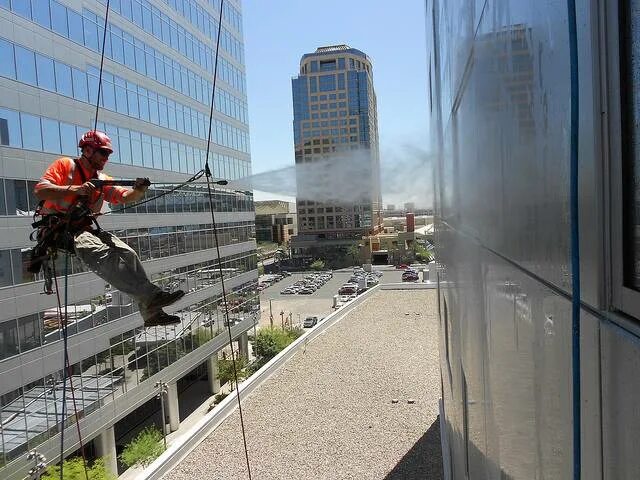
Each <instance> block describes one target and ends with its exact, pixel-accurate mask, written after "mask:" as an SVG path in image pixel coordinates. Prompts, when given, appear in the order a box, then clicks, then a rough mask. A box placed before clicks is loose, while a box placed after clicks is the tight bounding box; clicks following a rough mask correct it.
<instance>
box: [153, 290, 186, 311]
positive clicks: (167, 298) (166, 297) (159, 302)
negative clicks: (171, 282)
mask: <svg viewBox="0 0 640 480" xmlns="http://www.w3.org/2000/svg"><path fill="white" fill-rule="evenodd" d="M182 297H184V292H183V291H182V290H176V291H175V292H171V293H169V292H158V293H156V294H155V295H154V296H153V298H152V299H151V301H150V302H149V307H152V308H163V307H166V306H167V305H171V304H172V303H175V302H177V301H178V300H180V299H181V298H182Z"/></svg>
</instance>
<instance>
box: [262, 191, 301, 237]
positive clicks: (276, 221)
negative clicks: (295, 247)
mask: <svg viewBox="0 0 640 480" xmlns="http://www.w3.org/2000/svg"><path fill="white" fill-rule="evenodd" d="M255 206H256V240H257V241H258V242H273V243H277V244H278V245H283V244H288V243H289V239H290V238H291V237H292V236H293V235H297V233H298V217H297V215H296V204H295V203H293V202H286V201H284V200H265V201H261V202H255Z"/></svg>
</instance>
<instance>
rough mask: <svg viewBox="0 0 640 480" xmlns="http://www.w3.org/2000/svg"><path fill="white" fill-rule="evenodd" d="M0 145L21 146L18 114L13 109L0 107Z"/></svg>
mask: <svg viewBox="0 0 640 480" xmlns="http://www.w3.org/2000/svg"><path fill="white" fill-rule="evenodd" d="M0 145H8V146H10V147H16V148H20V147H22V132H21V130H20V115H19V114H18V112H16V111H14V110H8V109H4V108H0Z"/></svg>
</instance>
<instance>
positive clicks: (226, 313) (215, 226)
mask: <svg viewBox="0 0 640 480" xmlns="http://www.w3.org/2000/svg"><path fill="white" fill-rule="evenodd" d="M223 5H224V0H220V16H219V18H218V38H217V40H216V54H215V61H214V67H213V86H212V88H211V109H210V111H209V132H208V134H207V153H206V155H205V163H204V171H205V175H206V177H207V193H208V197H209V210H210V211H211V223H212V224H213V236H214V238H215V240H216V253H217V255H218V271H219V272H220V283H221V287H222V301H223V303H224V319H225V320H226V322H227V332H228V334H229V347H230V348H231V363H232V365H233V379H234V381H235V383H236V399H237V401H238V413H239V414H240V428H241V430H242V441H243V443H244V456H245V460H246V462H247V473H248V475H249V480H251V478H252V477H251V465H250V464H249V450H248V448H247V435H246V432H245V428H244V416H243V414H242V402H241V401H240V400H241V399H240V387H239V385H238V370H237V366H236V357H235V352H234V349H233V337H232V335H231V322H230V321H229V303H228V302H227V290H226V288H225V285H224V275H223V271H222V258H221V257H220V243H219V242H218V224H217V223H216V215H215V212H214V208H213V196H212V192H211V169H210V168H209V151H210V149H211V130H212V125H213V108H214V106H215V97H216V80H217V78H218V54H219V51H220V33H221V32H222V9H223Z"/></svg>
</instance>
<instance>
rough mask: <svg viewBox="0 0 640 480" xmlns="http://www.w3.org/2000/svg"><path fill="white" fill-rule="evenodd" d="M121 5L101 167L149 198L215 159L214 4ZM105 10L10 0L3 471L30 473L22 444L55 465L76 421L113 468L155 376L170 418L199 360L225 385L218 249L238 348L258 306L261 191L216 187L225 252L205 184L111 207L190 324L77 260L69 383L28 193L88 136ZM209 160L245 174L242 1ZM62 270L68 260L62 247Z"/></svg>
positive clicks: (228, 31)
mask: <svg viewBox="0 0 640 480" xmlns="http://www.w3.org/2000/svg"><path fill="white" fill-rule="evenodd" d="M110 5H111V10H110V12H109V15H108V19H109V22H108V26H107V34H106V49H105V60H104V71H103V76H102V95H101V103H100V108H99V111H98V123H97V126H98V129H99V130H103V131H105V132H106V133H107V134H108V135H109V136H110V137H111V139H112V141H113V145H114V150H115V153H114V154H113V155H112V156H111V157H110V161H109V163H108V164H107V167H106V169H105V171H106V172H107V173H109V174H110V175H112V176H113V177H115V178H127V179H130V178H136V177H149V178H150V179H151V181H152V187H151V189H150V191H149V194H148V196H150V195H157V194H160V193H162V192H166V191H167V190H168V189H169V188H171V187H173V186H175V185H177V184H179V183H182V182H184V181H186V180H187V179H188V178H189V177H191V176H192V175H193V174H194V173H195V172H197V171H199V170H200V169H201V168H202V167H203V165H204V159H205V152H206V149H207V146H206V138H207V132H208V125H209V111H210V107H209V105H210V99H211V91H212V81H213V70H214V60H215V45H216V38H217V32H218V27H219V26H218V15H219V12H220V8H221V5H220V0H199V1H196V0H172V1H168V0H126V1H125V0H122V1H118V2H114V1H112V2H111V3H110ZM105 16H106V1H105V0H101V1H100V2H96V1H89V0H74V1H68V0H41V1H35V0H31V1H30V0H21V1H15V0H13V1H11V2H9V1H8V0H0V59H1V61H0V90H1V93H2V94H1V95H0V418H1V422H2V423H1V424H0V478H3V479H13V478H20V479H22V478H24V477H25V476H26V475H27V471H28V470H29V468H30V466H32V463H30V464H29V466H27V462H26V459H25V453H26V452H27V451H28V450H32V449H37V450H38V451H40V452H41V453H43V454H44V455H45V456H46V457H47V458H48V459H49V461H50V463H55V462H56V461H57V457H58V453H59V451H60V437H61V435H60V432H61V430H62V429H63V428H64V429H65V431H64V433H65V434H64V439H65V443H64V451H65V454H70V453H72V452H73V451H74V450H75V449H77V448H78V444H79V442H78V436H77V435H76V425H75V423H76V422H78V423H79V426H80V429H81V431H82V436H83V439H84V441H85V443H86V444H88V446H89V451H90V452H92V453H91V454H95V455H105V456H106V457H107V458H108V459H109V460H108V466H109V467H110V468H111V469H113V468H114V467H115V458H114V455H112V454H115V447H116V445H115V444H116V443H117V442H119V437H120V434H121V433H122V432H126V431H127V430H129V427H130V425H136V424H138V423H139V422H140V421H141V420H142V419H143V418H144V417H145V416H146V415H149V414H152V413H153V414H157V412H158V411H159V403H158V400H156V399H155V397H156V394H157V392H158V390H157V388H155V387H154V384H155V383H156V381H162V382H166V383H167V384H168V387H167V390H168V397H167V399H168V402H167V415H168V421H169V423H170V424H171V428H172V430H173V429H175V428H177V427H178V425H179V414H178V412H177V406H178V403H177V402H178V401H179V395H178V391H179V390H181V387H182V386H184V380H183V379H184V378H185V377H187V375H188V374H189V373H190V372H193V371H194V370H199V369H201V370H202V373H203V374H205V372H206V371H207V369H206V366H207V365H208V366H209V370H208V372H209V374H211V375H210V380H211V384H212V388H213V389H214V390H215V388H216V386H215V379H214V378H213V375H212V373H215V372H216V365H215V363H216V355H217V352H218V351H219V350H220V349H222V348H223V347H224V345H226V344H227V343H228V342H227V341H225V337H226V335H218V334H219V333H224V332H226V328H224V325H223V323H225V322H224V321H223V320H222V317H223V310H224V309H223V308H222V307H221V303H222V301H221V282H220V270H218V260H220V263H221V264H222V275H224V277H225V279H226V280H225V284H226V287H227V291H228V292H230V294H231V295H233V300H232V301H231V300H230V304H231V305H232V306H233V308H232V311H231V317H232V318H231V322H232V323H233V324H235V326H234V327H233V329H232V331H233V335H234V336H235V337H236V338H237V339H238V341H239V347H240V351H242V352H246V347H247V345H246V341H247V336H246V331H247V330H248V329H250V328H253V325H254V321H255V312H256V310H259V308H257V303H258V298H257V297H256V286H257V266H256V252H255V248H256V247H255V240H254V237H255V234H254V231H255V225H254V222H255V220H254V213H253V197H252V195H251V194H250V192H243V193H238V192H236V191H234V190H232V189H225V188H224V187H216V188H215V192H214V197H213V202H214V206H215V207H214V208H215V214H216V222H217V226H218V231H219V243H220V259H218V258H217V253H216V248H215V247H216V245H215V241H214V233H213V225H212V218H211V214H210V212H209V202H208V197H207V195H206V185H205V186H203V184H202V181H200V183H199V184H190V185H186V186H184V187H181V188H179V189H177V190H176V191H175V192H173V193H170V194H168V195H166V196H163V197H160V198H158V199H157V200H154V201H152V202H149V203H146V204H144V205H141V206H139V207H137V208H132V209H130V210H124V211H123V212H117V214H116V212H115V211H114V212H113V214H111V215H107V216H104V217H101V219H100V224H101V226H102V228H104V229H107V230H110V231H112V232H114V233H115V234H116V235H117V236H118V237H120V238H121V239H123V240H124V241H125V242H127V243H128V244H129V245H130V246H131V247H133V248H134V249H135V250H136V251H137V253H138V254H139V256H140V258H141V259H142V260H143V262H144V265H145V269H146V271H147V273H148V274H149V276H150V277H151V279H152V281H154V282H155V283H156V284H158V285H160V286H162V287H163V288H165V289H166V290H172V289H177V288H181V289H183V290H185V291H187V295H186V296H185V297H184V298H183V299H182V300H181V301H180V302H178V303H177V304H175V305H174V306H172V307H170V308H169V311H170V312H172V313H176V314H177V315H180V316H181V318H182V324H181V325H177V326H175V327H152V328H147V329H145V328H143V327H142V324H143V322H142V319H141V317H140V315H139V313H138V311H137V306H136V304H135V302H132V301H131V299H129V298H127V296H126V295H123V294H120V292H118V291H116V290H114V289H113V288H112V287H110V286H109V285H105V282H104V281H102V280H101V279H99V278H98V277H97V276H96V275H94V274H93V273H91V272H88V271H86V269H85V268H84V267H83V265H82V264H80V262H79V261H77V259H76V258H75V257H73V256H72V257H71V259H70V275H69V288H68V299H67V304H68V308H69V313H68V314H67V316H66V323H67V325H68V335H69V336H68V347H69V359H70V360H69V361H70V368H69V371H68V372H67V373H69V374H70V375H71V378H70V379H67V380H66V382H64V381H63V380H64V377H65V374H64V373H63V367H64V366H63V356H62V355H63V353H62V352H63V345H62V344H63V341H62V334H61V329H60V323H61V321H62V319H61V318H60V316H61V315H59V313H58V310H57V308H56V296H55V295H43V294H42V291H43V281H42V278H41V277H39V276H34V275H32V274H30V273H29V272H28V271H27V269H26V266H27V264H28V257H29V253H30V252H29V249H30V247H32V246H33V242H31V241H30V240H29V234H30V233H31V230H32V229H31V222H32V219H31V215H32V213H33V211H34V209H35V207H36V204H37V201H36V200H35V198H34V195H33V193H32V191H33V186H34V185H35V182H36V181H37V180H38V179H39V177H40V176H41V175H42V173H43V172H44V170H45V169H46V167H47V165H48V164H49V163H50V162H51V161H53V160H54V159H55V158H57V157H60V156H70V157H75V156H77V154H78V148H77V143H78V138H79V136H80V135H81V134H82V133H83V132H85V131H87V130H89V129H91V128H93V125H94V121H95V115H96V101H97V95H98V77H99V68H100V52H101V44H102V38H103V32H104V28H103V25H104V21H105ZM209 163H210V165H211V169H212V171H213V175H214V177H216V178H218V179H227V180H233V179H237V178H240V177H244V176H247V175H248V174H249V173H250V171H251V161H250V154H249V128H248V120H247V99H246V82H245V68H244V47H243V33H242V16H241V6H240V0H227V1H225V2H224V8H223V20H222V37H221V45H220V52H219V64H218V81H217V92H216V97H215V111H214V113H213V138H212V146H211V152H210V155H209ZM57 271H58V273H61V272H63V271H64V256H63V255H60V256H59V257H58V260H57ZM63 288H64V287H63V282H62V280H60V289H61V290H62V289H63ZM231 292H232V293H231ZM65 383H66V396H67V402H66V414H63V410H62V403H63V402H62V392H63V388H64V384H65ZM71 384H73V394H74V395H73V397H74V399H75V400H73V399H72V395H71ZM76 409H77V415H75V413H76V412H75V410H76ZM132 412H134V413H133V415H132ZM132 416H135V417H136V419H135V422H132V421H131V417H132ZM123 425H125V426H126V428H125V427H123ZM121 427H122V428H121ZM129 434H130V432H129Z"/></svg>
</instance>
